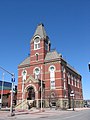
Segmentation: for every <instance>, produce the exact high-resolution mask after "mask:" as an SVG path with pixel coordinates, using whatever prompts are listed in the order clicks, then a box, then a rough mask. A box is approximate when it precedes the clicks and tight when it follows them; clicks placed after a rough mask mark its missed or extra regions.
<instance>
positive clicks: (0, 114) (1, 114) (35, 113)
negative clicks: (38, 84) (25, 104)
mask: <svg viewBox="0 0 90 120" xmlns="http://www.w3.org/2000/svg"><path fill="white" fill-rule="evenodd" d="M86 109H90V108H75V111H81V110H86ZM70 112H73V111H72V109H68V110H60V109H57V110H55V108H52V109H50V108H44V109H43V111H41V109H36V108H33V109H31V110H17V111H14V113H15V116H13V118H14V119H16V120H19V119H20V120H23V119H25V118H26V119H27V118H40V117H47V116H54V115H63V114H68V113H70ZM0 118H5V119H7V120H8V119H9V118H10V119H11V118H12V117H10V111H0Z"/></svg>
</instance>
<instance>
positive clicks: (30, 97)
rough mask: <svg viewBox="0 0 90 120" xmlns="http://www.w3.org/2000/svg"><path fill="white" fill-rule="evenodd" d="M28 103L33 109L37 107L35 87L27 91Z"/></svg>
mask: <svg viewBox="0 0 90 120" xmlns="http://www.w3.org/2000/svg"><path fill="white" fill-rule="evenodd" d="M27 102H28V105H31V107H36V100H35V89H34V87H33V86H30V87H28V89H27Z"/></svg>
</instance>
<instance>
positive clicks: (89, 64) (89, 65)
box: [88, 62, 90, 72]
mask: <svg viewBox="0 0 90 120" xmlns="http://www.w3.org/2000/svg"><path fill="white" fill-rule="evenodd" d="M88 68H89V72H90V62H89V63H88Z"/></svg>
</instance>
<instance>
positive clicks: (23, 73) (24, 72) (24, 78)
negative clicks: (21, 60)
mask: <svg viewBox="0 0 90 120" xmlns="http://www.w3.org/2000/svg"><path fill="white" fill-rule="evenodd" d="M26 76H27V71H26V70H23V71H22V80H26Z"/></svg>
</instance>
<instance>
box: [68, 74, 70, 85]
mask: <svg viewBox="0 0 90 120" xmlns="http://www.w3.org/2000/svg"><path fill="white" fill-rule="evenodd" d="M68 84H70V74H69V73H68Z"/></svg>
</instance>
